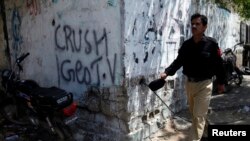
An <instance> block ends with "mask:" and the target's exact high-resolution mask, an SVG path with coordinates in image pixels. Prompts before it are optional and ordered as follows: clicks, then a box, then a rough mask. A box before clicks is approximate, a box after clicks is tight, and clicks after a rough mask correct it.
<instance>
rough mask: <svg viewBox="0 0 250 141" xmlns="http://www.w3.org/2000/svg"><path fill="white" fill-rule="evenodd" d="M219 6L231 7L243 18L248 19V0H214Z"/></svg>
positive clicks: (249, 13)
mask: <svg viewBox="0 0 250 141" xmlns="http://www.w3.org/2000/svg"><path fill="white" fill-rule="evenodd" d="M214 2H215V3H217V4H218V5H219V6H221V7H224V8H227V9H232V10H233V11H235V12H236V13H238V14H239V15H240V16H241V17H242V18H243V19H245V20H249V19H250V0H214Z"/></svg>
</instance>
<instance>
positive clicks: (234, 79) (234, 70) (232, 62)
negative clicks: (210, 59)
mask: <svg viewBox="0 0 250 141" xmlns="http://www.w3.org/2000/svg"><path fill="white" fill-rule="evenodd" d="M222 59H223V65H224V68H225V72H226V85H232V84H236V85H238V86H240V85H241V83H242V80H243V72H242V71H241V70H240V69H239V68H238V67H237V66H236V59H237V58H236V55H235V54H234V53H233V51H232V49H231V48H227V49H225V51H224V52H223V54H222Z"/></svg>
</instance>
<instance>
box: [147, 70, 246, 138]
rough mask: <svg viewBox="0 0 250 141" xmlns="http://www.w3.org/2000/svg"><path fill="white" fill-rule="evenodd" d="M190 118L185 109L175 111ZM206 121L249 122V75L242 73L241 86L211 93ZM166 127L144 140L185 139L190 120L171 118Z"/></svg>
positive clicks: (224, 122) (233, 123)
mask: <svg viewBox="0 0 250 141" xmlns="http://www.w3.org/2000/svg"><path fill="white" fill-rule="evenodd" d="M176 115H177V116H179V117H183V118H186V119H189V120H190V116H189V112H188V111H187V109H185V110H183V111H181V112H179V113H176ZM208 121H209V124H211V125H221V124H223V125H235V124H236V125H238V124H247V125H248V124H250V75H244V79H243V83H242V84H241V86H231V87H229V89H228V91H227V92H225V93H223V94H216V93H214V94H213V95H212V99H211V103H210V108H209V114H208ZM165 123H166V124H165V125H166V127H165V128H164V129H161V130H159V131H158V132H156V133H155V134H153V135H151V136H150V138H148V139H147V140H146V141H187V140H188V132H189V129H190V126H191V123H190V122H187V121H184V120H182V119H173V120H170V121H166V122H165Z"/></svg>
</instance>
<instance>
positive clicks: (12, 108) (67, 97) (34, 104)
mask: <svg viewBox="0 0 250 141" xmlns="http://www.w3.org/2000/svg"><path fill="white" fill-rule="evenodd" d="M28 55H29V53H26V54H23V55H22V56H21V57H19V58H17V59H16V61H15V65H14V67H13V69H4V70H3V71H2V74H1V79H2V87H3V89H4V90H3V92H2V93H1V101H0V113H1V114H2V116H3V117H4V118H5V119H6V120H7V121H9V122H11V123H13V124H16V125H21V126H24V127H26V125H32V126H33V127H34V129H39V130H40V129H42V130H44V131H46V132H47V136H49V137H51V140H55V141H56V140H60V141H71V140H73V137H72V133H71V130H70V127H69V126H68V124H69V123H71V122H73V121H75V120H76V119H77V116H76V115H75V113H76V110H77V103H76V102H74V99H73V94H72V93H70V92H67V91H65V90H63V89H61V88H58V87H41V86H39V84H38V83H37V82H35V81H34V80H24V79H20V72H21V71H23V67H22V65H21V62H22V61H23V60H24V59H25V58H26V57H27V56H28ZM52 138H53V139H52ZM40 140H48V139H42V137H41V139H40Z"/></svg>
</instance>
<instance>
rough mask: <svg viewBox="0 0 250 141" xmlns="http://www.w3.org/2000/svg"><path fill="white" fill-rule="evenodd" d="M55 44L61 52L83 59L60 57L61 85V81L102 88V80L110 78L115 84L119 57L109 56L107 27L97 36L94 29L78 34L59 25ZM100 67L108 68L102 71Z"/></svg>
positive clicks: (78, 32) (79, 31) (67, 27)
mask: <svg viewBox="0 0 250 141" xmlns="http://www.w3.org/2000/svg"><path fill="white" fill-rule="evenodd" d="M76 33H77V34H76ZM91 35H92V36H91ZM55 45H56V49H57V50H60V52H67V53H68V54H74V55H75V56H79V54H80V56H81V59H77V60H73V59H69V58H63V59H61V58H60V59H61V60H60V59H59V57H58V56H57V67H58V74H59V83H60V82H61V79H62V80H63V81H66V82H77V83H79V84H86V85H89V84H92V85H93V83H95V84H94V85H97V86H99V85H100V83H101V80H105V79H107V77H109V78H110V80H111V83H112V84H114V82H115V72H116V64H117V54H116V53H114V54H113V55H109V50H108V36H107V33H106V29H105V28H104V29H103V34H102V35H101V36H100V37H98V34H97V31H95V30H93V31H92V34H91V32H90V31H89V30H86V31H85V32H83V31H82V29H79V30H78V31H75V29H73V28H71V27H70V26H69V25H64V26H61V25H58V26H57V27H56V29H55ZM102 47H104V48H102ZM74 58H75V57H74ZM111 58H112V59H113V60H112V59H111ZM112 61H113V62H112ZM101 66H105V68H108V69H107V70H103V68H102V69H100V67H101ZM106 66H107V67H106ZM94 79H95V80H94Z"/></svg>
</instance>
